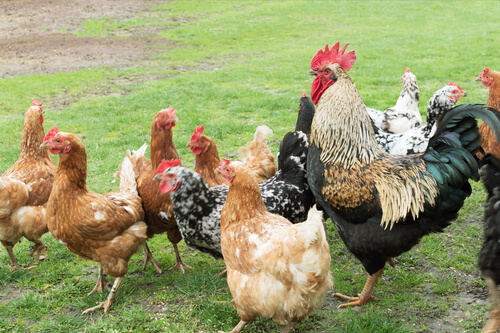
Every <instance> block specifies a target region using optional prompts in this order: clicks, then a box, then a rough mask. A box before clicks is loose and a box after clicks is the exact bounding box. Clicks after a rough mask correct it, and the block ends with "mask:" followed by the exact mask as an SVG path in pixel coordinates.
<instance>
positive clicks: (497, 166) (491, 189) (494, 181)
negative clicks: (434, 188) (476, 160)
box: [478, 155, 500, 333]
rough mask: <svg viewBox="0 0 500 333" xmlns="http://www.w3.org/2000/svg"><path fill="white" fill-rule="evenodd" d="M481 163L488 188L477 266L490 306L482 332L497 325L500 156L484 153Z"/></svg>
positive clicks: (489, 332)
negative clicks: (488, 295)
mask: <svg viewBox="0 0 500 333" xmlns="http://www.w3.org/2000/svg"><path fill="white" fill-rule="evenodd" d="M482 163H483V164H484V165H483V167H482V168H481V176H482V179H483V182H484V186H485V187H486V191H487V192H488V199H487V201H486V206H485V208H484V236H483V244H482V247H481V251H480V252H479V261H478V265H479V269H480V270H481V272H482V273H483V276H484V277H485V278H486V283H487V286H488V289H489V290H490V294H491V299H492V303H493V309H492V310H491V313H490V318H489V319H488V322H487V323H486V325H485V326H484V328H483V330H482V331H481V332H482V333H495V332H497V331H498V328H500V297H499V295H498V285H499V284H500V209H499V203H500V160H499V159H498V158H496V157H495V156H493V155H486V157H485V158H484V159H483V161H482Z"/></svg>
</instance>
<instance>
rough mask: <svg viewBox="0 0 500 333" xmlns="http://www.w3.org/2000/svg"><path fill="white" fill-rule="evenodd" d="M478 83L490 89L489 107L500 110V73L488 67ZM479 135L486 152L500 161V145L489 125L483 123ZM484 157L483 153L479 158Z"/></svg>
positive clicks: (478, 79) (481, 74) (478, 77)
mask: <svg viewBox="0 0 500 333" xmlns="http://www.w3.org/2000/svg"><path fill="white" fill-rule="evenodd" d="M476 81H481V83H482V84H483V85H484V86H485V87H488V103H487V104H488V106H490V107H492V108H495V109H497V110H500V72H495V71H492V70H490V69H489V68H487V67H486V68H485V69H484V70H483V71H482V72H481V73H480V74H479V75H478V76H477V77H476ZM479 133H481V137H482V141H481V147H482V148H483V150H484V152H485V153H486V154H492V155H494V156H495V157H496V158H498V159H500V143H498V141H497V140H496V138H495V136H494V135H493V132H492V131H491V129H490V128H489V127H488V124H486V123H481V125H480V126H479ZM482 156H483V153H482V152H479V153H478V157H479V158H481V157H482Z"/></svg>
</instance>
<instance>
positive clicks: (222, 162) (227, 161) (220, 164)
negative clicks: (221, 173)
mask: <svg viewBox="0 0 500 333" xmlns="http://www.w3.org/2000/svg"><path fill="white" fill-rule="evenodd" d="M229 163H231V161H230V160H228V159H227V158H223V159H222V161H220V163H219V167H221V168H222V167H223V166H224V165H226V164H229Z"/></svg>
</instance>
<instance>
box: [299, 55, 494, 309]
mask: <svg viewBox="0 0 500 333" xmlns="http://www.w3.org/2000/svg"><path fill="white" fill-rule="evenodd" d="M332 51H333V54H325V53H324V52H323V50H320V51H318V53H317V54H316V56H315V57H314V58H313V60H315V61H313V62H311V68H312V70H313V71H316V72H318V73H320V72H321V74H322V75H326V76H328V77H329V78H330V81H326V80H322V77H320V76H319V75H318V77H317V78H316V79H315V81H316V80H318V81H317V82H316V83H315V84H314V86H315V88H316V90H318V91H319V92H320V93H318V92H316V93H315V96H318V97H319V103H318V104H317V107H316V112H315V114H314V119H313V123H312V127H311V144H310V147H309V152H308V155H307V180H308V181H309V185H310V187H311V191H312V192H313V194H314V196H315V198H316V200H317V202H318V204H320V205H321V206H322V207H323V209H324V210H325V212H326V213H327V215H328V217H329V218H330V220H331V221H332V222H333V224H334V225H335V227H336V229H337V231H338V232H339V235H340V237H341V238H342V240H343V242H344V243H345V244H346V246H347V248H348V249H349V250H350V251H351V252H352V253H353V254H354V255H355V256H356V258H358V259H359V260H360V261H361V263H362V264H363V266H364V268H365V270H366V271H367V272H368V274H369V277H368V279H367V282H366V284H365V287H364V288H363V291H362V292H361V294H359V296H358V297H347V296H344V295H340V294H337V296H339V297H341V298H343V299H346V300H349V301H351V303H348V304H344V305H343V306H348V305H360V304H364V303H366V302H368V301H371V300H374V299H375V298H374V297H373V296H372V291H373V287H374V285H375V283H376V281H377V280H378V278H380V277H381V276H382V274H383V272H384V266H385V263H386V261H388V260H390V258H393V257H396V256H398V255H400V254H402V253H404V252H406V251H409V250H410V249H411V248H412V247H413V246H415V245H417V244H418V243H419V242H420V240H421V239H422V237H424V236H425V235H428V234H430V233H435V232H442V231H443V229H444V228H445V227H447V226H448V225H449V224H450V223H451V221H452V220H453V219H455V218H456V216H457V214H458V211H459V210H460V208H461V207H462V205H463V204H464V200H465V199H466V198H467V197H468V196H469V195H470V194H471V191H472V188H471V186H470V184H469V179H474V180H478V179H479V172H478V171H479V165H478V159H477V158H476V157H475V154H476V152H477V151H478V150H479V149H480V142H481V136H480V135H479V130H478V126H477V121H476V118H481V119H482V120H483V121H486V122H487V123H488V124H489V125H490V127H491V128H492V129H493V130H494V132H495V133H496V134H497V137H498V138H500V121H499V120H498V119H497V117H496V114H498V112H497V111H496V110H494V109H492V108H489V107H487V106H485V105H479V104H464V105H460V106H458V107H455V108H453V109H451V110H449V111H448V112H446V113H445V114H444V115H443V117H442V118H441V119H440V121H439V124H438V128H437V130H436V134H435V135H434V136H433V137H431V139H430V141H429V145H428V147H427V149H426V151H425V152H424V153H422V154H414V155H404V156H399V155H390V154H388V153H386V152H384V151H382V149H380V147H379V146H378V144H377V141H376V140H375V134H374V132H373V127H372V123H371V120H370V117H369V116H368V112H367V111H366V106H365V104H364V102H363V99H362V98H361V94H360V93H359V91H358V89H357V88H356V85H355V84H354V83H353V81H352V80H351V78H350V77H349V76H348V75H347V73H346V70H348V69H349V68H350V67H351V66H352V64H353V63H354V60H355V57H354V54H353V51H349V52H348V53H344V51H345V47H344V48H342V50H341V51H340V52H339V50H338V48H336V49H335V48H333V49H332ZM323 83H327V85H323ZM343 306H342V307H343Z"/></svg>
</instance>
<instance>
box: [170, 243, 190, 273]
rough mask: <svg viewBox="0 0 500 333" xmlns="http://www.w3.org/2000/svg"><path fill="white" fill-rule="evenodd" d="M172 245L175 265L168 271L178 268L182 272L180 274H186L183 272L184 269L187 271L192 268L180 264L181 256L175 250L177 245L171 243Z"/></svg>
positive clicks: (177, 250)
mask: <svg viewBox="0 0 500 333" xmlns="http://www.w3.org/2000/svg"><path fill="white" fill-rule="evenodd" d="M172 245H173V246H174V251H175V265H173V266H172V267H170V268H169V269H168V270H169V271H171V270H172V269H174V268H178V269H179V270H180V271H181V272H182V274H184V273H186V272H185V271H184V267H186V268H189V269H193V267H191V266H189V265H186V264H185V263H183V262H182V259H181V254H180V253H179V249H178V248H177V244H174V243H172Z"/></svg>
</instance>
